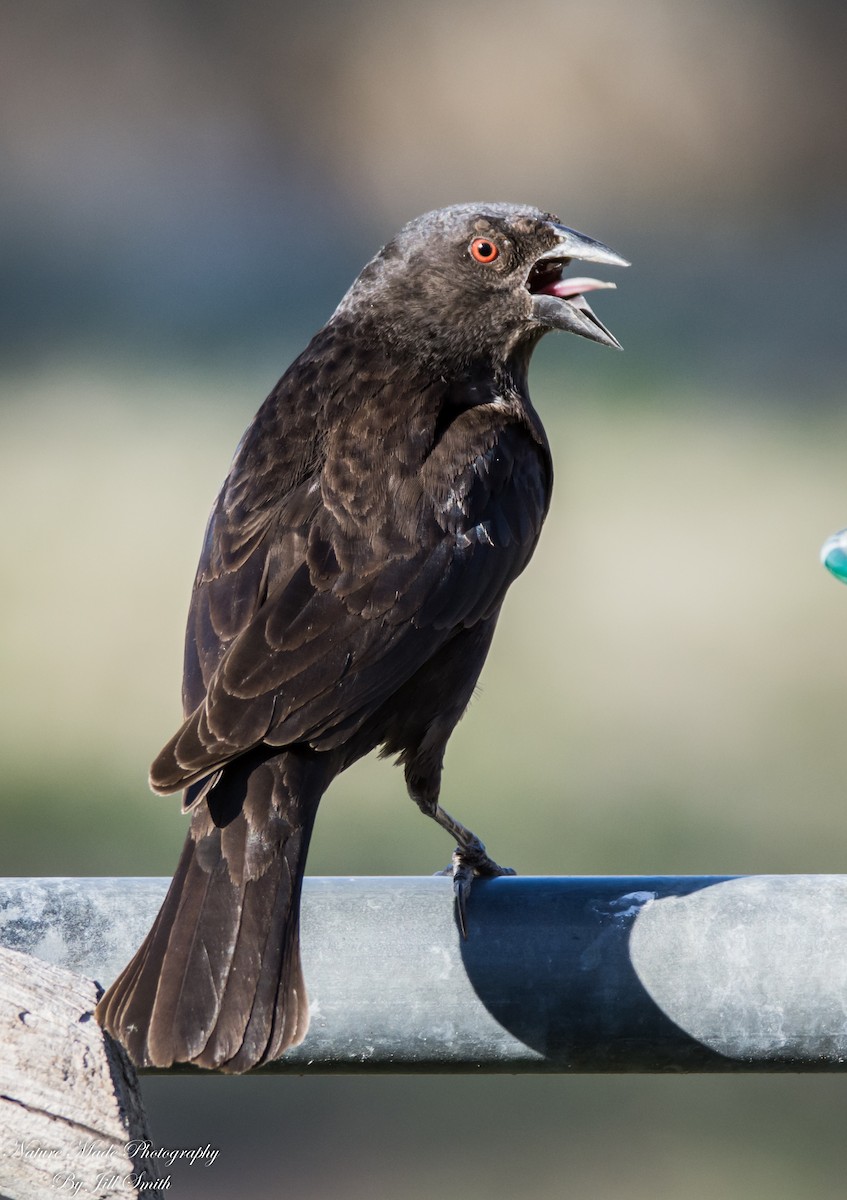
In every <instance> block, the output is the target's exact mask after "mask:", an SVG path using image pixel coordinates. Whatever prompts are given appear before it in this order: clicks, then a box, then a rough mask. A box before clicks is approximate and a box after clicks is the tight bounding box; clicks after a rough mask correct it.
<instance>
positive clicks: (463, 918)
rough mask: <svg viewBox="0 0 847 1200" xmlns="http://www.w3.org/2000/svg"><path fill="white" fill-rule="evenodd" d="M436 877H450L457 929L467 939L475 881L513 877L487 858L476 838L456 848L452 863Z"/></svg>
mask: <svg viewBox="0 0 847 1200" xmlns="http://www.w3.org/2000/svg"><path fill="white" fill-rule="evenodd" d="M436 873H437V874H438V875H452V877H453V895H454V896H455V898H456V915H457V916H458V918H459V929H460V931H461V934H462V937H463V938H467V936H468V928H467V909H468V897H469V896H470V894H471V885H472V884H473V881H474V880H475V879H493V878H494V877H495V876H497V875H514V874H515V871H514V868H512V867H501V866H499V865H498V864H497V863H496V862H494V860H493V859H491V858H489V857H488V855H487V854H486V851H485V846H484V845H483V844H482V842H481V841H480V840H479V838H478V837H474V839H473V842H471V843H470V845H468V846H466V847H463V846H457V847H456V849H455V850H454V851H453V861H452V862H451V864H450V866H449V867H445V868H444V870H443V871H438V872H436Z"/></svg>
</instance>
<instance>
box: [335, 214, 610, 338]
mask: <svg viewBox="0 0 847 1200" xmlns="http://www.w3.org/2000/svg"><path fill="white" fill-rule="evenodd" d="M573 259H577V260H580V261H582V262H586V263H591V264H594V263H597V264H602V265H607V266H616V267H626V266H628V265H629V264H628V263H627V262H626V260H625V259H623V258H621V256H620V255H619V254H616V253H615V252H614V251H613V250H610V249H609V247H608V246H604V245H603V244H602V242H597V241H594V239H593V238H590V237H586V236H585V235H584V234H581V233H577V232H576V231H575V230H573V229H569V228H567V226H565V225H562V224H561V223H560V222H559V220H558V218H556V217H554V216H552V215H551V214H550V213H543V212H540V211H539V210H538V209H535V208H529V207H525V206H521V205H515V204H461V205H454V206H452V207H450V208H442V209H438V210H437V211H435V212H430V213H426V214H424V216H422V217H418V218H417V219H416V220H414V221H410V222H409V224H408V225H405V226H404V227H403V229H401V230H400V232H399V233H398V234H397V236H396V237H395V238H393V239H392V240H391V241H390V242H389V243H388V244H387V245H386V246H384V247H383V249H382V250H381V251H380V252H379V254H377V255H376V257H375V258H373V259H372V260H371V261H370V262H369V263H368V264H367V266H366V267H365V268H364V270H363V271H362V273H361V275H360V276H359V278H358V279H357V280H356V282H355V283H354V284H353V286H352V288H351V289H350V291H349V292H348V293H347V295H346V296H345V297H344V299H343V300H342V302H341V304H340V305H339V308H338V310H337V312H336V316H337V317H342V318H343V317H344V316H354V317H355V319H356V320H357V322H362V321H363V320H364V321H365V322H366V323H367V324H369V325H370V326H371V328H372V329H373V330H375V331H376V334H377V336H379V337H381V338H384V340H385V341H387V342H389V343H393V344H394V345H397V346H398V347H400V348H401V349H402V350H403V351H404V352H405V353H412V354H415V355H420V356H422V357H425V358H429V359H431V360H435V361H436V362H438V361H439V360H440V361H443V360H444V359H445V358H449V359H450V360H451V361H453V360H456V359H458V360H462V361H474V360H478V359H479V358H480V356H482V357H485V358H502V357H509V356H511V355H513V354H514V353H515V352H516V351H519V350H520V349H521V348H526V349H531V348H532V346H534V345H535V343H536V342H537V341H538V339H539V338H540V337H541V336H542V335H543V334H544V333H547V332H549V331H550V330H552V329H563V330H567V331H568V332H569V333H576V334H579V335H580V336H581V337H586V338H590V339H591V340H592V341H595V342H601V343H602V344H603V345H605V346H613V347H615V348H616V349H620V344H619V342H618V341H617V339H616V338H615V337H614V336H613V335H612V334H611V333H610V332H609V331H608V329H606V328H605V326H604V325H602V324H601V322H600V321H599V320H598V319H597V317H596V316H595V315H594V313H593V312H592V311H591V308H590V307H589V305H588V303H587V301H586V299H585V293H586V292H589V291H595V290H597V289H599V288H611V287H614V286H615V285H614V284H613V283H606V282H602V281H600V280H597V279H591V278H586V277H585V276H579V277H576V276H569V275H567V274H566V272H567V269H568V267H569V266H570V264H571V261H572V260H573Z"/></svg>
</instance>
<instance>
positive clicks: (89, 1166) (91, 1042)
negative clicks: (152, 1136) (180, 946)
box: [0, 947, 157, 1200]
mask: <svg viewBox="0 0 847 1200" xmlns="http://www.w3.org/2000/svg"><path fill="white" fill-rule="evenodd" d="M99 994H100V993H99V992H98V990H97V987H96V985H95V984H94V982H93V981H91V980H88V979H86V978H85V977H84V976H81V975H77V974H74V973H73V972H71V971H67V970H65V969H64V968H62V967H56V966H52V965H50V964H48V963H46V962H42V961H41V960H40V959H38V958H33V957H32V956H31V955H28V954H20V953H18V952H17V951H15V950H7V949H3V948H2V947H0V1196H2V1197H3V1200H55V1197H56V1196H61V1195H71V1196H84V1197H86V1200H88V1198H97V1200H106V1198H108V1197H113V1196H121V1197H131V1196H138V1195H141V1194H149V1192H150V1190H152V1191H153V1193H154V1194H155V1191H156V1179H157V1176H156V1175H155V1174H153V1172H152V1169H151V1167H150V1166H149V1165H147V1164H142V1165H141V1166H140V1167H139V1168H138V1171H136V1168H135V1165H134V1163H133V1160H132V1159H131V1158H130V1156H129V1153H128V1151H127V1144H128V1143H129V1142H130V1141H132V1140H139V1141H146V1140H149V1134H148V1131H147V1125H146V1121H145V1118H144V1112H143V1109H142V1107H141V1101H140V1099H139V1095H138V1080H137V1077H136V1074H135V1070H134V1068H133V1067H132V1065H131V1063H129V1061H128V1060H127V1059H126V1057H125V1055H124V1054H123V1052H122V1051H121V1050H120V1048H119V1047H118V1046H116V1045H115V1044H114V1043H113V1042H111V1041H107V1039H106V1038H105V1037H104V1035H103V1032H102V1030H101V1029H100V1027H99V1025H98V1024H97V1022H96V1021H95V1020H94V1015H93V1013H94V1006H95V1004H96V1003H97V998H98V995H99ZM143 1183H145V1184H146V1188H145V1187H143V1186H142V1184H143Z"/></svg>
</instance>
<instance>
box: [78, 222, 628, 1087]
mask: <svg viewBox="0 0 847 1200" xmlns="http://www.w3.org/2000/svg"><path fill="white" fill-rule="evenodd" d="M574 259H576V260H579V261H584V262H587V263H598V264H605V265H611V266H617V267H622V266H628V265H629V264H628V263H627V262H626V260H625V259H623V258H621V256H620V255H618V254H616V253H615V252H614V251H613V250H611V249H609V247H608V246H605V245H604V244H603V243H601V242H598V241H596V240H594V239H593V238H590V237H587V236H586V235H584V234H581V233H578V232H576V231H575V230H573V229H571V228H569V227H567V226H565V225H563V224H562V223H561V222H560V221H559V219H558V218H557V217H555V216H554V215H552V214H551V213H548V212H544V211H541V210H539V209H537V208H534V207H532V206H527V205H517V204H505V203H499V202H498V203H473V204H458V205H452V206H450V207H448V208H442V209H439V210H436V211H433V212H429V213H426V214H424V215H423V216H421V217H418V218H416V219H415V220H412V221H410V222H409V223H408V224H406V225H405V226H404V227H403V228H402V229H401V230H400V232H399V233H398V234H397V235H396V236H395V237H393V238H392V239H391V240H390V241H389V242H387V244H386V245H385V246H383V248H382V249H381V250H380V251H379V253H377V254H376V255H375V257H374V258H372V259H371V260H370V262H368V263H367V265H366V266H365V267H364V269H363V270H362V271H361V273H360V275H359V276H358V278H357V279H356V280H355V282H354V283H353V284H352V286H351V287H350V288H349V290H348V291H347V292H346V294H345V295H344V296H343V298H342V299H341V301H340V303H339V305H338V307H337V308H336V310H335V312H334V313H333V314H332V316H331V317H330V319H329V320H328V321H327V323H326V324H325V325H324V326H323V328H322V329H320V330H319V332H318V333H317V334H316V335H315V336H314V337H313V338H312V340H311V342H310V343H309V344H308V345H307V347H306V348H305V350H303V352H302V353H301V354H300V355H299V357H298V358H296V359H295V361H294V362H293V363H292V365H291V366H290V367H289V368H288V370H287V371H286V372H285V374H284V375H283V376H282V378H281V379H280V381H279V383H278V384H277V385H276V387H275V388H274V389H273V391H272V392H271V393H270V395H269V396H268V398H267V399H266V401H265V402H264V404H263V405H262V406H261V408H260V409H259V411H258V413H257V415H256V417H255V419H254V420H253V422H252V424H251V425H250V426H249V428H248V429H247V431H246V433H245V434H244V436H243V438H242V440H241V442H240V444H239V446H238V448H237V450H236V453H235V457H234V460H233V462H232V466H231V468H230V471H229V474H228V476H227V478H226V480H225V482H224V484H223V486H222V488H221V491H220V493H219V495H218V497H217V499H216V501H215V503H214V506H213V508H212V512H211V515H210V517H209V521H208V526H207V528H206V533H205V538H204V542H203V547H202V553H201V556H200V562H199V566H198V569H197V575H196V579H195V582H194V586H193V591H192V595H191V601H190V608H189V616H188V623H187V631H186V639H185V657H184V679H183V689H182V700H183V712H184V720H183V722H182V724H181V725H180V727H179V729H178V730H177V731H176V733H175V734H174V736H173V737H172V738H171V739H170V741H169V742H168V743H167V745H166V746H165V747H164V749H163V750H162V751H161V753H160V754H159V755H158V757H157V758H156V759H155V761H154V763H153V766H152V769H151V772H150V785H151V787H152V789H153V790H154V791H155V792H157V793H160V794H170V793H176V792H180V791H181V792H182V793H183V809H184V810H185V811H186V812H190V814H191V821H190V829H189V832H188V836H187V838H186V841H185V846H184V849H183V851H182V855H181V857H180V859H179V863H178V865H177V868H176V872H175V874H174V877H173V881H172V882H171V885H170V888H169V890H168V892H167V895H166V898H165V900H164V902H163V904H162V908H161V910H160V912H159V914H158V916H157V917H156V919H155V922H154V924H153V926H152V928H151V930H150V932H149V933H148V935H147V937H146V938H145V940H144V942H143V943H142V945H141V946H140V948H139V949H138V951H137V953H136V954H135V956H134V957H133V959H132V960H131V962H130V963H129V964H128V966H127V967H125V969H124V970H123V972H122V973H121V974H120V975H119V977H118V978H117V979H116V980H115V982H114V983H113V984H112V985H111V986H110V987H109V988H108V989H107V991H106V992H105V994H104V995H103V997H102V998H101V1000H100V1002H99V1004H98V1006H97V1010H96V1015H97V1019H98V1020H99V1022H100V1024H101V1025H102V1026H103V1028H104V1029H105V1030H106V1031H107V1032H108V1033H109V1034H110V1035H111V1036H112V1037H114V1038H115V1039H116V1040H117V1041H119V1042H120V1043H121V1044H122V1045H123V1046H124V1048H125V1049H126V1051H127V1053H128V1055H129V1057H130V1058H131V1059H132V1061H133V1062H134V1063H135V1064H136V1065H137V1066H139V1067H159V1068H164V1067H169V1066H171V1065H173V1064H174V1063H190V1064H192V1065H194V1066H196V1067H203V1068H209V1069H214V1070H218V1071H221V1072H224V1073H241V1072H244V1071H248V1070H251V1069H253V1068H255V1067H257V1066H261V1065H264V1064H265V1063H267V1062H269V1061H271V1060H273V1059H276V1058H279V1057H280V1056H281V1055H282V1054H283V1053H284V1052H285V1051H286V1050H287V1049H288V1048H290V1047H292V1046H296V1045H298V1044H299V1043H300V1042H302V1041H303V1039H304V1037H305V1035H306V1032H307V1029H308V1023H309V1003H308V999H307V992H306V987H305V982H304V979H303V971H302V966H301V960H300V949H299V909H300V892H301V884H302V880H303V874H304V870H305V865H306V855H307V851H308V846H309V838H310V835H311V832H312V828H313V824H314V821H315V816H316V813H317V809H318V805H319V802H320V799H321V797H322V795H323V794H324V792H325V791H326V789H327V788H328V787H329V785H330V783H331V782H332V780H333V778H334V777H335V776H336V775H338V774H339V772H341V771H343V770H345V769H346V768H347V767H349V766H350V765H351V764H352V763H354V762H356V761H357V760H358V759H360V758H362V757H363V756H364V755H366V754H368V753H370V752H371V751H373V750H379V751H380V753H381V755H382V756H383V757H385V756H388V757H394V758H395V759H396V761H397V763H398V764H399V765H401V766H402V767H403V768H404V772H405V782H406V787H407V790H408V792H409V795H410V797H411V798H412V800H413V801H414V802H415V803H416V804H417V805H418V807H419V808H420V809H421V811H422V812H423V813H424V814H426V815H427V816H429V817H431V818H433V819H434V820H435V821H436V822H438V824H439V825H441V826H442V827H443V828H444V829H445V830H446V831H447V832H448V833H449V835H450V836H451V838H452V839H454V840H455V842H456V849H455V852H454V853H453V858H452V863H451V866H450V868H449V871H450V872H451V873H452V875H453V881H454V892H455V905H456V911H457V920H458V924H459V928H460V931H461V934H462V935H463V936H466V934H467V922H466V911H467V905H468V898H469V894H470V888H471V884H472V882H473V880H474V879H476V878H479V877H485V876H495V875H501V874H507V873H511V872H510V871H509V869H508V868H503V867H500V866H498V864H497V863H495V862H494V861H493V860H492V859H491V858H489V856H488V853H487V851H486V849H485V846H484V844H483V842H482V841H481V840H480V839H479V838H478V837H477V836H476V835H475V834H473V833H472V832H471V831H470V830H468V829H467V828H465V826H464V825H462V824H461V823H460V822H459V821H457V820H455V819H454V818H453V817H452V816H450V815H449V814H448V813H447V812H446V811H445V810H444V809H443V808H442V807H441V805H440V803H439V795H440V787H441V775H442V762H443V758H444V752H445V748H446V746H447V742H448V739H449V738H450V735H451V734H452V732H453V729H454V728H455V726H456V724H457V723H458V721H459V719H460V717H461V716H462V714H463V713H464V711H465V709H466V707H467V705H468V703H469V701H470V700H471V697H472V694H473V692H474V690H475V688H476V684H477V680H478V678H479V675H480V671H481V670H482V666H483V663H484V661H485V658H486V655H487V654H488V650H489V647H490V645H491V640H492V636H493V634H494V629H495V625H496V623H497V619H498V616H499V613H500V610H501V606H502V604H503V600H504V597H505V595H506V592H507V590H508V588H509V586H510V584H511V583H512V582H513V580H514V579H516V578H517V576H518V575H519V574H520V573H521V572H522V571H523V570H524V568H525V567H526V565H527V563H528V561H529V559H530V556H531V555H532V553H533V550H534V549H535V545H536V542H537V541H538V537H539V534H540V532H541V527H542V524H543V522H544V518H545V516H546V514H547V510H548V507H549V503H550V495H551V487H552V482H553V468H552V460H551V455H550V449H549V445H548V441H547V437H546V434H545V432H544V429H543V426H542V424H541V421H540V419H539V417H538V415H537V413H536V411H535V409H534V408H533V406H532V403H531V401H530V397H529V390H528V384H527V375H528V369H529V362H530V357H531V355H532V351H533V349H534V348H535V346H536V345H537V343H538V341H539V340H540V338H541V337H542V336H543V335H544V334H546V333H548V332H550V331H552V330H564V331H568V332H570V333H574V334H577V335H579V336H581V337H584V338H588V339H590V340H592V341H594V342H598V343H600V344H602V345H605V346H609V347H613V348H617V349H620V344H619V343H618V341H617V339H616V338H615V337H614V336H613V335H612V334H611V333H610V332H609V331H608V330H607V329H606V328H605V326H604V325H603V324H602V323H601V322H600V321H599V319H598V318H597V317H596V316H595V314H594V313H593V312H592V310H591V308H590V307H589V305H588V303H587V301H586V300H585V293H586V292H590V291H593V290H597V289H600V288H603V287H614V284H612V283H606V282H602V281H600V280H597V279H592V278H586V277H568V276H567V275H566V274H565V272H566V269H567V267H568V266H569V264H570V262H571V261H572V260H574Z"/></svg>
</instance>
